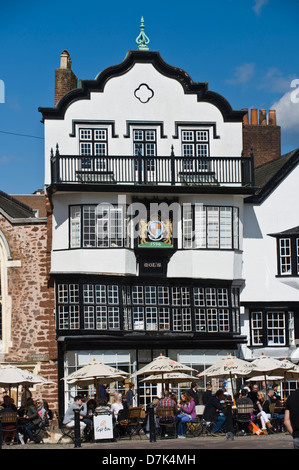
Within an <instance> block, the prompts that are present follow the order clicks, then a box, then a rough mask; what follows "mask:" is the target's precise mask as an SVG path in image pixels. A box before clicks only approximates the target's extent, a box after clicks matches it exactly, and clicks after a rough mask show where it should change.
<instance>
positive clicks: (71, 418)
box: [63, 395, 86, 435]
mask: <svg viewBox="0 0 299 470" xmlns="http://www.w3.org/2000/svg"><path fill="white" fill-rule="evenodd" d="M78 409H79V410H80V416H79V418H80V432H81V435H82V433H83V431H84V429H85V427H86V423H84V421H83V418H84V416H85V414H84V412H83V401H82V397H80V396H79V395H77V396H76V397H75V398H74V403H72V404H71V405H70V406H69V407H68V409H67V410H66V413H65V415H64V418H63V424H65V425H66V427H67V428H73V427H75V415H74V410H78Z"/></svg>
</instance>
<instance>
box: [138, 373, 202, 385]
mask: <svg viewBox="0 0 299 470" xmlns="http://www.w3.org/2000/svg"><path fill="white" fill-rule="evenodd" d="M161 380H162V374H157V375H150V376H149V377H146V378H145V379H142V380H141V382H147V383H153V384H154V383H160V382H161ZM163 381H164V383H168V384H171V383H173V384H174V383H175V384H179V383H184V382H193V381H194V377H192V375H188V374H184V373H183V372H167V373H166V374H164V376H163Z"/></svg>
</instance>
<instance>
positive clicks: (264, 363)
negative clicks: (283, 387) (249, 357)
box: [250, 353, 295, 387]
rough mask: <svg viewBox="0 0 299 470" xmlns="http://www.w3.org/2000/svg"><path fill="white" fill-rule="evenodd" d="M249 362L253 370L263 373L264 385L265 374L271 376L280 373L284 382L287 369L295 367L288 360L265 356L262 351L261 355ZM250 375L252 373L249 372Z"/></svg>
mask: <svg viewBox="0 0 299 470" xmlns="http://www.w3.org/2000/svg"><path fill="white" fill-rule="evenodd" d="M251 364H252V365H253V366H254V368H255V372H260V373H263V375H264V380H265V383H266V387H267V376H268V377H272V376H275V375H276V376H280V375H281V376H283V377H284V382H285V381H286V373H287V371H289V370H291V369H294V367H295V364H293V362H291V361H288V360H287V359H284V360H279V359H275V358H274V357H269V356H265V355H264V353H262V354H261V356H259V357H257V358H256V359H255V360H254V361H252V363H251ZM252 375H254V374H253V373H250V376H252ZM260 375H261V374H260Z"/></svg>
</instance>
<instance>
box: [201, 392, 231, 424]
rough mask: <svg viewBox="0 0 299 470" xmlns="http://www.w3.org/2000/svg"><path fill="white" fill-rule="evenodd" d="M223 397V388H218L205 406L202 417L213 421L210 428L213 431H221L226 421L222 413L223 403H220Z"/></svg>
mask: <svg viewBox="0 0 299 470" xmlns="http://www.w3.org/2000/svg"><path fill="white" fill-rule="evenodd" d="M224 398H225V397H224V392H223V390H218V391H217V392H216V393H215V394H214V395H212V398H211V399H210V401H209V402H208V403H207V404H206V406H205V410H204V413H203V419H204V420H205V421H208V422H213V423H215V425H214V427H213V429H212V432H213V433H216V432H219V431H221V430H222V428H223V425H224V423H225V421H226V417H225V415H224V413H223V410H224V408H225V406H224V403H221V402H222V401H223V402H224Z"/></svg>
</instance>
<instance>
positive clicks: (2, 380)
mask: <svg viewBox="0 0 299 470" xmlns="http://www.w3.org/2000/svg"><path fill="white" fill-rule="evenodd" d="M49 383H54V382H52V381H49V380H48V379H46V378H44V377H41V376H39V375H37V374H33V373H32V372H30V371H29V370H23V369H20V368H19V367H15V366H11V365H8V366H4V367H1V369H0V387H17V386H18V385H35V384H36V385H46V384H49Z"/></svg>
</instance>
